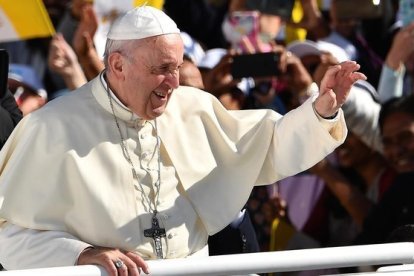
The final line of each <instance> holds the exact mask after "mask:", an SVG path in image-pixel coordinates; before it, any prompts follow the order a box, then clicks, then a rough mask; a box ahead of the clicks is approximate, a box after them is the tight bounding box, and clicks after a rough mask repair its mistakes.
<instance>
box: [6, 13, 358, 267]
mask: <svg viewBox="0 0 414 276" xmlns="http://www.w3.org/2000/svg"><path fill="white" fill-rule="evenodd" d="M183 48H184V46H183V43H182V40H181V36H180V30H179V29H178V28H177V26H176V24H175V23H174V21H172V20H171V18H170V17H168V16H167V15H166V14H165V13H164V12H162V11H160V10H158V9H155V8H151V7H148V6H142V7H138V8H135V9H133V10H131V11H129V12H127V13H125V14H123V15H122V16H121V17H119V18H118V19H117V20H116V21H115V23H114V24H113V25H112V27H111V29H110V31H109V33H108V40H107V44H106V51H105V58H104V63H105V70H104V71H103V72H102V73H100V74H99V76H98V77H96V78H95V79H93V80H92V81H90V82H88V83H87V84H86V85H84V86H82V87H81V88H80V89H78V90H76V92H74V93H68V94H67V95H65V96H62V97H59V98H57V99H55V100H53V101H51V102H50V103H48V104H47V105H46V106H45V107H44V108H41V109H39V110H38V111H36V112H32V113H31V114H30V115H29V116H26V117H25V118H24V119H23V120H22V121H21V122H20V123H19V125H18V126H17V127H16V129H15V130H14V132H13V134H12V135H11V137H10V138H9V140H8V142H6V145H5V146H4V147H3V149H2V151H1V152H0V218H1V231H0V243H1V244H2V246H1V248H0V261H1V263H2V264H3V266H4V267H5V268H6V269H17V268H21V269H22V268H34V267H50V266H65V265H74V264H76V265H86V264H97V265H101V266H103V267H104V268H105V269H106V270H107V271H108V273H109V275H117V274H118V273H119V274H122V275H138V274H139V271H140V270H141V269H142V270H143V271H144V272H145V273H148V272H149V271H148V267H147V265H146V263H145V261H144V260H146V259H157V258H159V259H163V258H179V257H190V256H191V257H197V256H206V255H207V250H208V248H207V247H206V244H207V238H208V236H209V235H212V234H214V233H217V232H218V231H220V230H221V229H223V228H224V227H225V226H227V225H228V224H229V223H230V222H231V221H233V220H234V219H235V218H236V217H237V216H238V214H239V213H240V210H241V208H242V207H243V205H244V204H245V202H246V200H247V198H248V196H249V194H250V191H251V189H252V187H253V185H265V184H269V183H274V182H275V181H277V180H279V179H281V178H284V177H287V176H289V175H293V174H296V173H298V172H300V171H303V170H306V169H308V168H309V167H311V166H312V165H314V164H315V163H317V162H318V161H320V160H321V159H322V158H323V157H325V156H326V155H327V154H329V153H330V152H332V151H333V150H334V149H335V148H336V147H337V146H338V145H340V144H341V143H342V142H343V140H344V138H345V136H346V125H345V122H344V119H343V114H342V110H341V106H342V105H343V104H344V102H345V101H346V99H347V95H348V93H349V90H350V88H351V86H352V85H353V84H354V83H355V82H356V81H357V80H360V79H365V75H364V74H362V73H360V72H358V69H359V65H358V64H357V63H356V62H354V61H348V62H344V63H342V64H341V65H337V66H333V67H332V68H330V69H329V70H328V71H327V73H326V75H325V77H324V78H323V80H322V82H321V85H320V88H319V93H315V94H314V97H311V98H310V99H309V100H307V101H305V102H304V103H303V104H302V105H301V106H300V107H298V108H297V109H295V110H292V111H291V112H289V113H287V114H285V115H284V116H281V115H280V114H278V113H276V112H274V111H272V110H249V111H248V110H243V111H228V110H226V109H225V108H224V107H223V106H222V105H221V104H220V103H219V101H218V100H217V99H216V98H215V97H214V96H212V95H211V94H209V93H205V92H203V91H200V90H197V89H196V88H191V87H184V86H182V87H180V86H179V83H178V81H179V72H178V71H179V68H180V66H181V65H182V63H183V53H184V50H183ZM315 92H316V91H315ZM9 141H10V142H9ZM39 158H40V159H39ZM39 160H41V162H39ZM29 164H30V166H29ZM22 167H24V168H25V170H24V171H23V172H22V170H21V169H20V168H22ZM39 199H41V200H39Z"/></svg>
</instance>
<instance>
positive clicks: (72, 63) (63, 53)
mask: <svg viewBox="0 0 414 276" xmlns="http://www.w3.org/2000/svg"><path fill="white" fill-rule="evenodd" d="M48 65H49V68H50V69H51V70H52V71H54V72H56V73H58V74H59V75H60V76H61V77H62V78H63V80H64V81H65V84H66V89H67V90H69V91H72V90H75V89H76V88H79V87H81V86H82V85H84V84H85V83H86V77H85V74H84V73H83V70H82V67H81V65H80V63H79V61H78V58H77V56H76V54H75V52H74V50H73V49H72V47H71V46H70V45H69V44H68V43H67V42H66V40H65V38H64V37H63V36H62V34H56V35H55V36H54V37H53V39H52V41H51V42H50V51H49V56H48Z"/></svg>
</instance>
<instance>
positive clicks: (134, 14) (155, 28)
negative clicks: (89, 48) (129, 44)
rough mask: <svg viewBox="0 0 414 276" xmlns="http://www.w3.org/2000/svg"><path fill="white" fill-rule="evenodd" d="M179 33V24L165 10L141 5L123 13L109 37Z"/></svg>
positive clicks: (121, 38) (121, 37) (119, 38)
mask: <svg viewBox="0 0 414 276" xmlns="http://www.w3.org/2000/svg"><path fill="white" fill-rule="evenodd" d="M179 33H180V30H179V29H178V28H177V24H175V22H174V21H173V20H172V19H171V18H170V17H169V16H168V15H166V14H165V13H164V12H163V11H161V10H159V9H156V8H153V7H151V6H141V7H137V8H135V9H133V10H130V11H128V12H126V13H124V14H121V15H120V16H119V17H118V18H117V19H116V20H115V21H114V23H113V24H112V26H111V28H110V30H109V32H108V38H109V39H112V40H131V39H142V38H147V37H152V36H158V35H164V34H179Z"/></svg>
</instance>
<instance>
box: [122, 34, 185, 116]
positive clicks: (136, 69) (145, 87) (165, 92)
mask: <svg viewBox="0 0 414 276" xmlns="http://www.w3.org/2000/svg"><path fill="white" fill-rule="evenodd" d="M183 54H184V46H183V42H182V40H181V36H180V35H179V34H168V35H161V36H158V37H155V38H151V39H149V40H148V41H145V42H144V45H141V46H139V47H136V48H135V49H132V51H131V53H130V57H123V60H124V62H123V66H122V74H123V76H124V78H123V80H122V82H121V83H120V85H119V87H118V91H116V92H117V93H116V94H117V96H118V97H119V99H120V100H121V101H122V102H123V103H124V104H125V105H126V106H127V107H128V108H130V109H131V110H132V111H133V112H134V113H135V114H137V115H138V116H139V117H141V118H143V119H147V120H150V119H154V118H156V117H158V116H160V115H161V114H162V113H163V112H164V111H165V108H166V106H167V103H168V100H169V99H170V97H171V94H172V92H173V89H175V88H177V87H178V84H179V68H180V66H181V65H182V63H183Z"/></svg>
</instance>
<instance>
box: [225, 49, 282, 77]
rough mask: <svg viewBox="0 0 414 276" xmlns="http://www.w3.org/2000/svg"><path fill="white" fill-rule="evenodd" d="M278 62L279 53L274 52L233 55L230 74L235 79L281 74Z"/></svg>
mask: <svg viewBox="0 0 414 276" xmlns="http://www.w3.org/2000/svg"><path fill="white" fill-rule="evenodd" d="M279 63H280V53H275V52H266V53H255V54H241V55H235V56H234V57H233V63H232V64H231V75H232V76H233V78H235V79H240V78H245V77H270V76H278V75H280V74H281V72H280V69H279Z"/></svg>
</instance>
